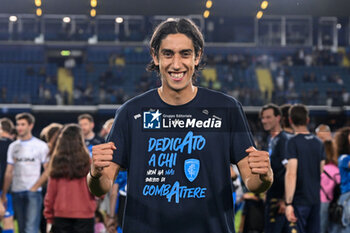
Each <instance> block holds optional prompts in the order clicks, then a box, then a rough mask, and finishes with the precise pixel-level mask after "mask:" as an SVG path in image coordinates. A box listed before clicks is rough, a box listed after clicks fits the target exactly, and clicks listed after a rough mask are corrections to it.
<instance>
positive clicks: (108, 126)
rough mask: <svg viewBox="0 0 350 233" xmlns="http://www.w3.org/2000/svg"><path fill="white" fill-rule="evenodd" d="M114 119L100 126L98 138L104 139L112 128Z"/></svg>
mask: <svg viewBox="0 0 350 233" xmlns="http://www.w3.org/2000/svg"><path fill="white" fill-rule="evenodd" d="M113 122H114V118H111V119H108V120H107V121H106V122H105V123H104V124H103V126H102V129H101V131H100V137H101V138H106V137H107V136H108V134H109V132H110V131H111V128H112V126H113Z"/></svg>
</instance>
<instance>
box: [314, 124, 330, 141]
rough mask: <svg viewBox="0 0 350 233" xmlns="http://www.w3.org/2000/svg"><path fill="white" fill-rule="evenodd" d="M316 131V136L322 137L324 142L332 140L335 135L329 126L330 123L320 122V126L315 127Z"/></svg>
mask: <svg viewBox="0 0 350 233" xmlns="http://www.w3.org/2000/svg"><path fill="white" fill-rule="evenodd" d="M315 132H316V136H317V137H318V138H319V139H321V141H322V142H325V141H332V139H333V137H332V132H331V128H329V126H328V125H325V124H320V125H319V126H317V128H316V129H315Z"/></svg>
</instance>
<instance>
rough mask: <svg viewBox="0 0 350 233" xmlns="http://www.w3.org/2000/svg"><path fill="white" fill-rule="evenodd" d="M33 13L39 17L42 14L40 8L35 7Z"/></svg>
mask: <svg viewBox="0 0 350 233" xmlns="http://www.w3.org/2000/svg"><path fill="white" fill-rule="evenodd" d="M35 14H36V15H37V16H39V17H40V16H41V15H42V14H43V10H42V9H41V8H37V9H36V11H35Z"/></svg>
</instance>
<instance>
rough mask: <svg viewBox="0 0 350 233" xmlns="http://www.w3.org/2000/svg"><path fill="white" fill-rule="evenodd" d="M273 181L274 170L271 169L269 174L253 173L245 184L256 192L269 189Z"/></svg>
mask: <svg viewBox="0 0 350 233" xmlns="http://www.w3.org/2000/svg"><path fill="white" fill-rule="evenodd" d="M272 183H273V172H272V170H271V169H270V171H269V172H268V174H267V175H257V174H251V175H250V176H249V177H248V178H247V180H246V182H245V184H246V186H247V188H248V189H249V191H251V192H254V193H262V192H265V191H267V190H268V189H269V188H270V187H271V185H272Z"/></svg>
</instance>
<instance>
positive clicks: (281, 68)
mask: <svg viewBox="0 0 350 233" xmlns="http://www.w3.org/2000/svg"><path fill="white" fill-rule="evenodd" d="M231 50H232V51H231ZM231 50H230V49H228V52H226V53H219V52H215V48H209V49H208V51H207V53H206V54H207V55H206V56H205V57H204V59H203V63H204V64H206V66H205V68H204V70H202V72H201V74H200V75H199V78H198V79H197V85H199V86H204V87H208V88H211V89H215V90H219V91H222V92H225V93H227V94H229V95H231V96H234V97H235V98H237V99H238V100H239V101H241V102H242V104H243V105H245V106H261V105H262V104H264V103H268V102H274V103H277V104H282V103H304V104H306V105H327V106H343V105H349V102H350V71H349V67H350V59H349V52H348V50H341V49H339V51H337V52H332V51H331V50H318V49H300V50H297V49H295V50H291V51H287V52H284V51H283V50H280V51H279V50H277V52H276V51H273V50H272V49H271V50H269V49H265V50H261V51H260V50H258V49H257V50H256V51H255V52H254V50H250V51H249V53H246V52H241V51H236V52H235V50H234V49H231ZM147 53H148V52H147V49H145V48H129V49H126V48H125V49H124V50H121V51H119V52H110V51H106V52H102V55H101V54H96V53H93V52H89V54H88V55H89V58H87V60H86V61H85V62H83V63H77V64H76V62H75V60H74V59H73V58H69V60H70V61H74V62H73V63H72V64H71V63H69V64H66V69H67V70H68V72H70V75H71V76H72V77H73V84H72V90H70V91H69V90H67V89H64V88H63V89H62V88H61V87H60V86H59V84H58V83H59V78H58V69H60V67H58V66H57V65H56V64H49V65H45V64H41V65H40V63H39V65H38V64H37V63H36V64H30V63H29V64H28V62H23V61H22V62H21V63H22V64H21V65H19V64H18V67H17V66H16V64H14V65H12V66H10V67H8V66H0V82H1V83H3V84H4V85H2V87H1V89H0V102H1V103H31V104H41V105H42V104H44V105H68V104H74V105H95V104H122V103H124V102H125V101H126V100H128V99H129V98H131V97H133V96H135V95H137V94H139V93H142V92H144V91H145V90H148V89H150V88H155V87H157V86H159V84H160V81H159V78H158V77H156V76H155V75H154V74H150V73H147V72H146V71H145V69H144V65H145V64H147V63H148V61H149V59H150V58H149V57H148V56H147V55H145V54H147ZM97 56H102V58H99V57H97ZM94 57H96V58H94ZM9 68H10V70H12V69H13V70H16V69H17V70H20V72H22V73H23V74H22V75H21V76H18V75H17V74H16V73H13V74H12V73H11V72H7V73H4V74H3V75H1V71H2V69H9ZM257 69H262V70H267V72H268V76H267V77H265V76H264V77H263V79H264V80H268V79H271V82H272V83H271V84H270V88H268V89H266V88H264V87H262V86H261V84H260V80H259V74H258V72H257ZM22 70H23V71H22ZM12 75H16V76H14V77H13V78H12V77H11V76H12ZM11 79H13V80H11ZM22 85H23V86H24V87H22ZM20 86H21V87H20ZM28 86H29V87H30V88H31V89H33V90H28Z"/></svg>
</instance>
